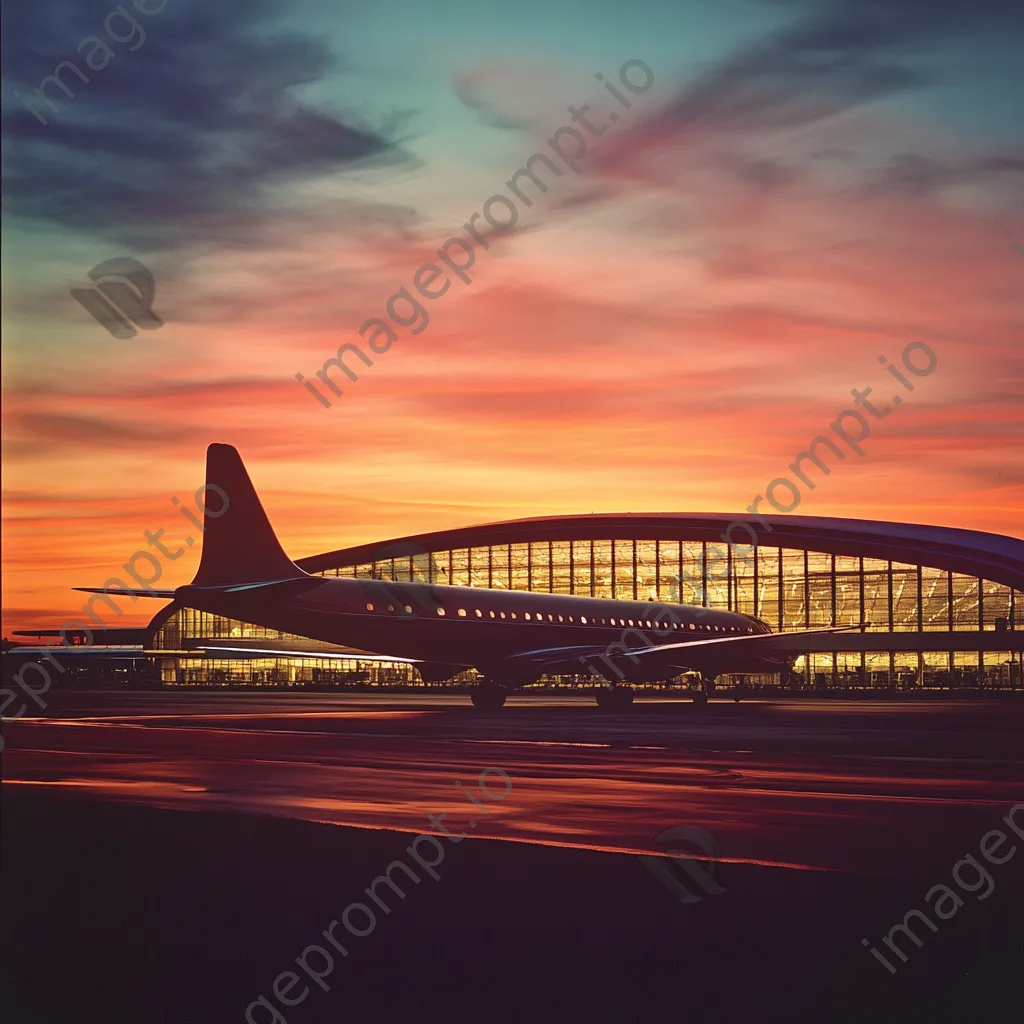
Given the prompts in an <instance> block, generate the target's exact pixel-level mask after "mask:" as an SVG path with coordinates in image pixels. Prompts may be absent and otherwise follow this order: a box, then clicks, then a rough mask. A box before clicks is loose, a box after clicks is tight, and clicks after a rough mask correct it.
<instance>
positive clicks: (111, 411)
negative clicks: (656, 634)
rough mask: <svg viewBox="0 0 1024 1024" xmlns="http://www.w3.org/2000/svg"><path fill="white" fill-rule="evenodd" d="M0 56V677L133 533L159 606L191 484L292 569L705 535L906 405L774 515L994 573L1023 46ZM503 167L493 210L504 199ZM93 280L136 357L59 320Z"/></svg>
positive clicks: (655, 44)
mask: <svg viewBox="0 0 1024 1024" xmlns="http://www.w3.org/2000/svg"><path fill="white" fill-rule="evenodd" d="M144 12H148V13H144ZM5 20H6V25H5V36H4V40H3V56H4V77H3V84H4V101H3V102H4V135H5V139H4V179H5V180H4V196H5V198H4V201H5V212H6V217H5V222H4V242H5V245H4V255H3V284H4V306H3V328H4V330H3V356H4V360H3V385H4V456H5V458H4V474H3V501H4V526H3V533H4V537H3V539H4V546H3V547H4V551H3V566H4V588H3V590H4V593H3V631H4V634H5V635H10V631H11V630H12V629H25V628H43V627H47V626H49V627H55V626H59V625H60V624H61V623H63V622H64V621H65V620H67V619H69V618H73V617H75V616H76V614H78V610H79V609H80V608H81V605H82V600H81V598H82V597H83V596H84V595H79V594H75V593H74V592H73V591H72V590H71V589H70V588H71V587H73V586H99V585H102V584H103V583H104V581H105V580H107V579H108V578H110V577H111V576H118V575H120V576H121V577H122V578H123V577H124V575H125V573H124V570H123V568H122V567H123V566H124V564H125V563H126V562H127V561H128V560H129V559H130V558H131V557H132V555H133V554H134V553H135V552H136V551H138V550H140V549H145V548H146V540H145V538H144V536H143V534H144V531H149V532H150V533H151V534H154V533H156V531H158V530H164V531H165V534H164V535H163V537H164V544H165V545H167V546H168V549H169V550H172V551H173V550H177V549H183V550H182V551H181V554H179V555H178V556H177V557H176V558H175V559H174V560H173V561H171V560H169V559H167V560H164V561H163V562H162V565H161V569H160V572H161V574H162V578H161V579H160V580H159V581H158V582H157V584H156V585H157V586H160V587H173V586H178V585H181V584H184V583H187V582H189V581H190V579H191V578H192V575H193V574H194V572H195V569H196V567H197V565H198V560H199V552H200V547H201V545H200V544H199V543H198V542H197V543H194V544H192V545H190V546H186V540H187V538H189V537H192V538H193V539H194V540H196V541H197V540H198V535H197V532H196V530H195V529H194V528H192V526H191V524H190V523H189V522H188V520H187V519H186V518H184V516H183V515H182V514H181V508H182V507H186V508H191V509H195V508H196V497H195V495H196V491H197V488H199V487H200V486H201V484H202V482H203V469H204V458H205V449H206V446H207V445H208V444H209V443H211V442H215V441H216V442H226V443H229V444H234V445H236V446H237V447H238V448H239V450H240V451H241V453H242V456H243V458H244V459H245V461H246V464H247V466H248V468H249V472H250V475H251V476H252V478H253V480H254V483H255V484H256V487H257V489H258V490H259V491H260V493H261V496H262V498H263V500H264V504H265V506H266V508H267V511H268V514H269V515H270V518H271V521H272V523H273V524H274V526H275V527H276V529H277V531H278V534H279V536H280V538H281V541H282V544H283V545H284V547H285V549H286V550H287V551H288V552H289V554H291V555H292V556H293V557H301V556H304V555H310V554H314V553H318V552H321V551H325V550H329V549H334V548H338V547H343V546H347V545H349V544H359V543H366V542H369V541H373V540H378V539H380V540H384V539H387V538H391V537H395V536H400V535H404V534H409V533H419V532H426V531H430V530H439V529H447V528H452V527H457V526H464V525H469V524H472V523H481V522H492V521H499V520H505V519H514V518H521V517H526V516H539V515H557V514H562V513H564V514H572V513H587V512H630V511H634V512H643V511H648V512H671V511H715V512H717V511H724V512H736V513H742V512H743V510H744V509H746V508H747V506H748V505H749V504H750V503H751V502H752V501H753V499H754V498H755V497H756V496H757V495H760V494H764V493H765V488H766V485H767V484H769V482H770V481H772V480H774V479H776V478H778V477H785V476H787V475H789V476H792V473H791V472H790V471H789V470H788V468H787V467H788V466H789V464H790V463H791V462H792V461H793V460H794V458H795V457H796V455H797V454H798V453H799V452H801V451H803V450H804V449H806V447H807V445H808V442H809V441H810V440H811V439H812V438H814V437H816V436H817V435H820V434H822V433H823V432H826V431H828V430H829V424H830V423H832V422H833V421H834V420H835V419H836V417H837V416H838V415H839V414H840V413H841V412H842V411H843V410H844V409H847V408H855V406H854V405H853V398H852V397H851V389H853V388H857V389H861V392H862V393H863V389H864V388H866V387H871V388H872V389H873V391H872V396H871V399H870V400H872V401H875V400H878V402H879V406H880V407H881V406H884V405H885V403H887V402H891V400H892V398H893V396H894V395H895V394H899V395H900V396H901V397H902V399H903V400H902V403H901V404H899V405H895V406H893V407H892V409H891V412H890V413H888V414H887V415H885V417H884V418H880V419H878V420H874V419H872V420H871V422H870V434H869V436H868V437H867V438H866V439H865V440H864V441H863V442H862V444H861V446H862V448H863V450H864V454H863V456H857V455H855V454H854V453H853V452H849V455H848V457H847V458H846V459H844V460H843V461H842V462H834V468H833V471H832V472H831V473H830V474H829V475H828V476H822V475H816V478H817V485H816V486H815V487H814V488H813V489H807V488H805V490H804V493H803V494H802V497H801V502H800V505H799V507H798V509H796V510H795V511H794V513H793V514H797V515H815V516H817V515H820V516H842V517H854V518H861V519H879V520H895V521H901V522H917V523H925V524H935V525H940V526H955V527H963V528H968V529H976V530H985V531H992V532H996V533H1003V534H1010V535H1013V536H1016V537H1022V536H1024V457H1022V455H1021V440H1022V434H1024V415H1022V410H1024V121H1022V120H1021V118H1020V107H1019V97H1020V96H1021V95H1024V64H1022V62H1021V61H1020V40H1021V38H1022V33H1024V6H1021V5H1013V4H1007V3H1005V2H1003V0H929V2H927V3H926V2H924V0H886V2H882V0H824V2H806V0H721V2H718V3H715V4H707V3H703V2H701V3H698V2H696V0H671V2H668V0H665V2H653V0H635V2H634V3H632V4H621V3H616V4H612V3H609V2H605V0H599V2H596V3H595V2H593V0H588V2H586V3H583V2H581V0H568V2H562V3H559V4H557V5H549V4H540V3H529V2H525V0H524V2H522V3H519V4H516V5H513V6H511V7H510V6H508V5H501V6H498V5H493V4H488V3H473V4H469V3H454V2H435V3H432V4H427V5H421V4H419V3H414V2H412V0H403V2H395V3H391V2H381V3H378V4H373V5H368V4H350V3H347V2H344V0H342V2H338V0H331V2H330V3H327V2H325V0H287V2H285V0H280V2H277V0H273V2H265V0H218V2H217V3H211V2H209V0H138V5H137V6H133V4H131V3H127V4H126V5H123V6H120V7H118V6H115V5H114V4H112V3H111V2H110V0H103V2H95V3H94V2H92V0H88V2H74V3H70V2H60V0H38V2H34V3H33V4H31V5H16V6H12V7H10V8H9V9H8V10H7V11H6V12H5ZM62 61H72V62H74V64H75V66H76V67H77V69H78V71H79V72H81V75H79V76H76V72H75V70H74V69H71V68H69V67H67V66H65V67H64V69H63V71H62V72H61V78H60V81H61V82H63V83H65V84H66V85H67V87H68V88H69V89H70V91H71V93H72V96H71V97H70V98H69V97H67V96H66V95H65V94H64V93H62V92H61V91H60V88H59V87H58V86H57V85H55V84H54V83H51V84H50V86H49V87H48V88H47V90H46V93H45V95H46V96H48V97H50V99H52V100H53V101H54V105H55V107H56V109H54V107H53V106H50V105H48V104H47V103H45V102H43V101H41V100H39V98H38V97H37V96H36V95H35V90H37V89H38V88H39V85H40V83H41V82H42V81H43V80H44V79H45V78H47V76H49V75H52V74H53V73H54V70H55V68H56V67H57V65H58V64H60V63H61V62H62ZM620 72H621V75H620ZM597 75H601V76H603V77H602V80H599V79H598V78H596V77H595V76H597ZM83 76H84V78H87V79H88V81H84V80H83ZM622 76H624V77H625V82H624V81H623V77H622ZM626 83H629V84H628V85H627V84H626ZM608 85H611V86H613V87H614V88H615V90H616V91H617V92H618V94H619V95H618V97H616V95H615V94H614V93H613V92H612V91H611V90H610V89H608V88H607V86H608ZM623 101H624V102H623ZM583 104H587V105H588V110H586V111H583V110H582V107H583ZM627 104H628V106H627ZM570 106H572V107H574V108H575V110H576V111H577V112H582V113H583V115H584V116H585V117H586V118H587V119H588V124H589V125H590V126H592V128H593V129H594V130H593V131H591V130H590V128H584V127H583V125H582V124H581V123H580V122H578V121H573V120H572V117H573V116H574V115H573V114H572V113H570V111H569V107H570ZM33 110H34V111H35V113H33ZM613 113H614V114H615V115H617V116H616V117H614V118H612V117H611V115H612V114H613ZM44 121H45V122H46V123H43V122H44ZM569 128H572V129H573V131H575V132H576V136H575V137H574V136H573V134H572V133H571V132H569V131H567V130H563V129H569ZM552 139H555V140H556V141H555V143H554V145H553V144H552V142H551V141H550V140H552ZM577 140H582V144H583V147H584V148H585V152H582V151H580V155H579V156H578V157H577V158H574V153H575V152H576V150H577V148H578V147H579V145H580V143H579V142H578V141H577ZM535 153H541V154H544V155H545V157H546V158H547V159H548V160H549V161H550V165H547V164H544V163H543V162H539V163H537V164H535V165H534V166H535V167H537V168H539V170H538V173H539V175H540V177H541V179H542V184H544V185H545V186H546V191H543V192H541V191H540V189H539V188H536V187H535V186H534V185H533V184H532V183H531V182H530V181H529V180H528V179H518V181H519V185H520V188H521V190H522V191H523V194H524V195H525V196H526V197H527V199H529V202H528V203H527V202H525V201H523V200H522V199H521V198H518V199H517V197H515V196H514V194H513V192H512V191H511V190H510V188H509V187H508V185H507V184H506V183H507V182H508V181H509V180H510V179H511V178H512V176H513V174H514V173H515V172H516V171H517V169H519V168H522V167H523V166H524V164H525V162H526V161H527V159H528V158H529V157H531V155H533V154H535ZM573 164H575V168H578V170H577V169H575V168H574V166H573ZM549 167H551V168H554V170H553V171H552V170H551V169H549ZM492 196H504V197H505V200H501V199H499V200H497V201H496V202H495V203H492V204H491V205H490V206H488V207H487V209H488V210H489V211H490V212H491V215H492V218H493V220H492V223H491V224H488V223H487V220H486V218H484V217H483V216H482V211H483V210H484V208H485V205H486V204H487V201H488V200H489V199H490V197H492ZM512 200H516V201H515V202H512ZM510 211H512V212H510ZM513 213H514V216H515V222H514V224H511V226H509V227H505V226H504V223H505V222H506V221H507V220H510V219H511V217H512V216H513ZM474 214H476V215H480V216H477V217H476V220H474V221H473V222H472V223H473V224H474V225H475V227H476V230H477V232H478V235H477V238H476V239H475V240H474V239H471V238H470V236H469V235H468V234H467V230H466V229H465V228H464V225H465V224H466V223H467V222H468V221H470V218H471V217H473V215H474ZM451 238H461V239H463V240H464V241H467V242H469V249H470V251H471V252H472V255H473V261H474V262H473V265H472V267H470V268H468V269H467V270H466V271H464V272H463V273H464V274H465V277H467V278H469V280H468V281H466V280H464V279H463V278H462V277H460V276H459V274H458V273H456V272H455V270H454V269H452V270H451V271H449V269H448V267H445V266H444V265H442V263H441V258H440V257H439V256H438V253H439V251H442V250H443V247H444V246H445V243H446V242H447V241H448V240H449V239H451ZM485 246H486V247H485ZM444 251H446V253H447V255H448V256H449V257H450V258H451V260H452V262H454V263H458V262H460V261H464V260H467V259H468V257H467V256H466V255H465V249H464V248H463V249H460V248H459V246H458V244H453V245H452V246H449V247H448V249H447V250H444ZM126 258H127V259H132V260H135V261H137V262H138V263H141V264H142V265H143V266H144V267H146V268H148V270H149V271H150V272H151V273H152V275H153V277H154V280H155V289H156V291H155V298H154V300H153V303H152V309H153V311H154V313H155V314H156V315H157V316H158V317H159V319H160V320H161V321H162V322H163V323H162V326H160V327H158V328H156V329H148V330H146V329H142V328H140V329H139V330H138V331H137V333H136V334H135V336H134V337H130V338H118V337H114V336H113V335H111V334H110V333H109V332H108V331H107V330H106V329H105V328H104V327H103V326H102V325H101V324H100V323H98V322H97V321H96V320H95V319H93V318H92V317H91V316H90V314H89V312H88V311H87V310H86V308H85V307H84V306H83V305H82V304H80V302H78V301H77V300H76V299H75V298H74V297H73V296H72V295H71V290H72V289H84V288H89V287H91V286H93V281H91V280H90V278H89V276H88V272H89V270H90V269H91V268H93V267H95V266H96V265H98V264H100V263H102V262H104V261H107V260H111V259H126ZM429 263H433V264H434V265H435V266H438V267H439V269H440V270H441V271H443V272H444V275H445V276H444V278H443V280H446V281H449V282H450V284H449V286H448V287H446V288H444V293H443V294H441V295H439V296H438V297H436V298H425V297H423V295H422V294H420V295H419V296H418V298H417V302H418V304H419V306H420V307H421V309H422V310H423V311H424V312H425V315H426V317H427V318H428V319H429V322H428V323H426V325H425V326H424V325H423V316H424V313H420V312H416V311H415V310H414V308H413V307H412V305H411V303H410V302H409V301H408V300H405V299H393V298H392V297H393V296H395V294H396V293H397V292H399V290H400V289H403V288H404V289H406V292H405V294H406V295H413V296H417V291H416V286H415V283H414V282H415V275H416V272H417V270H418V268H420V267H421V266H423V265H424V264H429ZM421 280H422V279H421ZM431 281H434V285H433V286H434V287H435V288H436V289H440V288H441V287H442V284H441V281H442V278H440V277H439V278H430V279H428V280H427V284H428V285H430V282H431ZM389 300H391V309H392V311H393V312H394V317H393V319H390V320H389V314H388V312H387V309H388V302H389ZM371 318H381V319H383V320H384V321H385V322H386V323H388V324H389V326H390V329H391V330H392V331H393V332H394V334H395V338H394V340H393V342H392V344H391V345H390V347H387V348H386V351H383V352H372V351H371V349H370V348H369V346H368V340H369V338H370V336H371V333H372V330H371V331H365V330H364V333H363V334H362V335H361V334H360V328H361V327H363V326H364V324H366V322H367V321H368V320H369V319H371ZM399 320H405V321H406V324H404V325H399V323H398V321H399ZM383 338H384V335H383V334H381V335H379V337H378V341H382V340H383ZM346 343H352V344H355V345H358V346H359V347H360V348H361V350H362V351H363V352H364V353H365V354H366V355H367V357H368V358H370V359H371V361H372V365H370V366H365V365H364V364H363V362H361V361H360V360H359V359H358V357H355V356H350V357H349V358H348V360H347V365H349V366H352V367H353V369H354V370H355V372H356V375H357V379H356V380H355V381H350V380H348V379H347V378H346V377H343V376H342V375H341V371H339V370H338V369H337V367H334V368H333V369H330V368H329V369H328V373H327V375H328V376H330V377H331V379H332V380H333V381H334V382H335V387H336V388H337V389H338V390H341V391H342V392H343V393H342V395H341V396H340V397H338V396H337V395H336V394H334V393H332V392H331V390H330V389H329V388H328V386H327V385H325V384H323V383H321V384H319V388H320V391H321V393H322V394H324V395H325V396H326V399H325V400H327V399H329V400H330V407H327V406H325V405H324V404H322V403H321V402H320V401H318V400H317V399H316V398H315V397H313V395H312V394H311V393H310V392H309V391H308V390H306V389H305V387H304V386H303V384H302V383H300V381H299V380H297V379H296V374H302V375H303V377H304V378H305V379H306V380H307V381H310V380H312V381H315V380H316V374H317V371H318V370H322V367H323V365H324V363H325V361H326V360H329V359H331V358H332V357H334V356H336V354H337V351H338V347H339V346H340V345H343V344H346ZM908 345H914V346H916V347H915V348H914V349H913V350H911V359H912V360H917V361H918V366H919V367H920V366H921V365H922V364H923V361H924V360H925V358H926V357H925V356H923V355H922V353H926V352H927V351H930V352H932V353H933V354H934V369H932V370H931V372H929V373H927V374H926V375H922V376H915V377H910V376H908V371H907V370H906V369H903V371H902V372H903V374H904V376H905V377H907V379H909V380H910V381H911V383H912V384H913V385H914V390H913V391H912V392H911V391H909V390H907V389H906V388H905V387H904V386H903V385H902V384H900V383H898V382H897V381H896V380H895V379H894V377H892V376H890V375H889V374H888V372H887V370H886V368H885V367H884V366H883V364H882V363H881V362H880V361H879V360H880V357H885V358H886V359H887V360H888V362H889V364H894V365H895V366H896V367H902V366H903V361H902V354H903V353H904V352H905V351H906V350H907V346H908ZM922 346H926V347H927V348H924V347H922ZM812 472H813V471H812ZM780 493H783V494H784V493H785V492H784V491H783V492H780ZM764 507H766V506H762V508H764ZM150 550H152V548H150ZM158 607H159V606H158V605H156V604H155V603H154V602H147V601H139V602H135V603H134V604H127V603H125V607H124V614H123V615H122V616H121V617H120V618H119V619H115V620H113V621H111V622H109V623H107V624H108V625H141V624H143V623H145V622H146V621H148V619H149V617H150V616H151V615H152V614H153V612H154V611H155V610H156V609H157V608H158Z"/></svg>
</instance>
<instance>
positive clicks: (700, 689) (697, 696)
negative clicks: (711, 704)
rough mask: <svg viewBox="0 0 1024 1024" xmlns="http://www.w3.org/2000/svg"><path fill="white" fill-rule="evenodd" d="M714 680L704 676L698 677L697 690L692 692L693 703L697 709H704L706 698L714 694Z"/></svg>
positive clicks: (713, 677)
mask: <svg viewBox="0 0 1024 1024" xmlns="http://www.w3.org/2000/svg"><path fill="white" fill-rule="evenodd" d="M715 678H716V677H715V676H705V675H702V676H701V677H700V682H699V683H698V685H697V689H696V690H694V691H693V703H694V704H696V705H697V706H698V707H701V708H702V707H704V705H705V704H707V702H708V698H709V697H710V696H711V694H713V693H714V692H715Z"/></svg>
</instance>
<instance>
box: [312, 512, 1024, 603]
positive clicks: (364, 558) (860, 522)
mask: <svg viewBox="0 0 1024 1024" xmlns="http://www.w3.org/2000/svg"><path fill="white" fill-rule="evenodd" d="M739 522H744V523H747V524H748V525H749V526H750V527H751V529H753V530H755V531H756V535H757V543H758V544H759V545H761V546H764V547H784V548H796V549H805V550H809V551H823V552H825V553H828V554H836V555H852V556H855V557H856V556H863V557H865V558H880V559H885V560H887V561H894V562H904V563H907V564H910V565H926V566H930V567H932V568H935V569H948V570H951V571H953V572H958V573H964V574H966V575H969V576H980V577H981V578H983V579H986V580H992V581H993V582H995V583H1003V584H1005V585H1008V586H1011V587H1013V588H1015V589H1017V590H1024V540H1019V539H1017V538H1015V537H1005V536H1003V535H1001V534H997V533H982V532H980V531H977V530H960V529H954V528H952V527H947V526H915V525H913V524H910V523H886V522H877V521H874V520H870V519H829V518H823V517H812V516H789V515H765V516H752V515H750V514H749V513H746V514H743V515H730V514H729V513H727V512H656V513H638V512H631V513H622V514H598V515H570V516H546V517H543V518H537V519H514V520H510V521H508V522H502V523H485V524H482V525H479V526H467V527H462V528H460V529H456V530H439V531H436V532H434V533H421V534H416V535H414V536H409V537H397V538H395V539H393V540H385V541H379V542H377V543H374V544H360V545H357V546H355V547H348V548H338V549H337V550H335V551H327V552H324V553H323V554H320V555H310V556H309V557H307V558H300V559H296V561H297V563H298V565H299V566H301V567H302V568H303V569H305V570H306V571H307V572H314V573H315V572H324V571H326V570H329V569H338V568H341V567H343V566H348V565H359V564H360V563H363V562H372V561H377V560H380V559H384V558H396V557H401V556H403V555H404V556H408V555H422V554H426V553H428V552H433V551H447V550H449V549H458V548H476V547H488V546H490V545H502V544H525V543H527V542H529V541H548V540H632V539H636V540H693V541H710V542H715V543H719V544H721V543H722V534H723V531H724V530H726V528H728V527H729V525H730V524H732V523H739ZM765 524H767V525H765ZM732 540H733V541H734V542H735V543H736V544H738V545H740V544H750V543H751V542H752V538H751V535H750V533H749V532H748V531H747V530H745V529H742V528H741V527H740V526H736V527H735V528H734V530H733V531H732Z"/></svg>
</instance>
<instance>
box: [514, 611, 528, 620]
mask: <svg viewBox="0 0 1024 1024" xmlns="http://www.w3.org/2000/svg"><path fill="white" fill-rule="evenodd" d="M512 618H513V619H514V618H515V616H514V615H513V616H512ZM523 618H524V619H526V621H527V622H529V621H530V613H529V612H527V613H526V614H525V615H524V616H523Z"/></svg>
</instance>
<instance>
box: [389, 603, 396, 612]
mask: <svg viewBox="0 0 1024 1024" xmlns="http://www.w3.org/2000/svg"><path fill="white" fill-rule="evenodd" d="M394 610H395V606H394V605H393V604H389V605H388V611H389V612H393V611H394Z"/></svg>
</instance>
